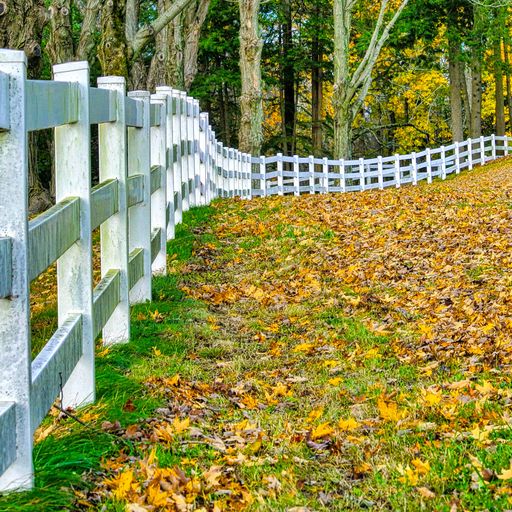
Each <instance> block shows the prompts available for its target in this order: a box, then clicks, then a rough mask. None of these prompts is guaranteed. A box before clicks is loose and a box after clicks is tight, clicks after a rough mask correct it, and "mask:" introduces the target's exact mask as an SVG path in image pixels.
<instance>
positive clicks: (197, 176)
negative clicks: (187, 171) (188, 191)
mask: <svg viewBox="0 0 512 512" xmlns="http://www.w3.org/2000/svg"><path fill="white" fill-rule="evenodd" d="M192 107H193V110H194V117H193V122H194V142H193V147H194V204H195V206H200V205H201V204H202V203H201V170H202V169H201V158H200V155H199V137H200V133H201V130H200V125H199V121H200V115H201V110H200V108H199V101H198V100H193V102H192Z"/></svg>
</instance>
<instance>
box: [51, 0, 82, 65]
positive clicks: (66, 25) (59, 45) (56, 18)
mask: <svg viewBox="0 0 512 512" xmlns="http://www.w3.org/2000/svg"><path fill="white" fill-rule="evenodd" d="M46 51H47V52H48V55H49V57H50V61H51V63H52V64H61V63H62V62H70V61H72V60H74V59H75V49H74V48H73V37H72V32H71V0H53V1H52V4H51V6H50V37H49V39H48V44H47V45H46Z"/></svg>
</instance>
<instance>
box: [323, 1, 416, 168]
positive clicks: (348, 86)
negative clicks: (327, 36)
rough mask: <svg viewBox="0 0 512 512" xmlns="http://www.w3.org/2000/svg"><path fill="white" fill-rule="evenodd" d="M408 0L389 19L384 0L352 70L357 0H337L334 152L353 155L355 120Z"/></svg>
mask: <svg viewBox="0 0 512 512" xmlns="http://www.w3.org/2000/svg"><path fill="white" fill-rule="evenodd" d="M407 2H408V0H401V2H400V3H399V5H398V7H397V9H396V10H395V12H394V14H393V16H392V17H391V19H390V20H389V21H387V22H386V20H385V17H386V14H387V11H388V4H389V0H381V2H380V10H379V15H378V18H377V21H376V22H375V27H374V29H373V33H372V36H371V39H370V41H369V43H368V47H367V49H366V52H365V54H364V56H363V58H362V59H361V60H360V61H359V64H358V65H357V67H356V69H355V70H354V71H353V72H352V71H351V69H350V65H349V56H350V35H351V29H352V11H353V9H354V7H355V5H356V0H334V8H333V12H334V88H333V107H334V156H335V158H348V157H350V155H351V134H352V122H353V121H354V118H355V116H356V115H357V114H358V113H359V111H360V110H361V108H362V106H363V104H364V101H365V99H366V96H367V94H368V91H369V89H370V85H371V83H372V71H373V68H374V67H375V64H376V63H377V59H378V58H379V55H380V53H381V50H382V48H383V46H384V45H385V44H386V42H387V40H388V39H389V35H390V32H391V30H392V29H393V27H394V26H395V23H396V22H397V20H398V18H399V16H400V14H401V13H402V11H403V9H404V8H405V6H406V5H407Z"/></svg>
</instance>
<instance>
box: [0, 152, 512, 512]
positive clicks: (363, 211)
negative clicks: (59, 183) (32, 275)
mask: <svg viewBox="0 0 512 512" xmlns="http://www.w3.org/2000/svg"><path fill="white" fill-rule="evenodd" d="M511 181H512V180H511V178H510V173H509V171H508V168H507V164H506V162H505V164H504V163H500V164H494V165H492V166H488V167H487V168H484V169H481V170H475V171H473V172H472V173H462V174H461V175H460V176H459V177H457V178H456V179H453V180H449V181H447V182H438V181H436V182H435V183H433V184H432V185H430V186H418V187H415V188H413V187H405V188H403V189H402V190H400V191H394V190H389V191H385V192H383V193H380V192H379V193H368V194H366V193H365V194H361V195H357V194H347V195H344V196H340V195H333V196H311V197H301V198H293V197H282V198H266V199H263V200H257V201H252V202H241V201H236V200H235V201H222V202H218V203H215V204H214V205H213V206H212V207H211V208H207V209H194V210H191V211H190V212H188V214H187V215H186V216H185V219H184V223H183V224H182V225H181V226H179V227H178V230H177V237H176V240H175V241H173V242H171V243H170V244H169V249H168V256H169V259H168V264H169V271H170V273H169V275H168V276H167V277H162V278H156V279H155V280H154V299H155V300H154V302H152V303H148V304H143V305H138V306H136V307H134V308H133V311H132V315H133V321H132V338H133V339H132V342H131V343H130V344H128V345H125V346H119V347H114V348H111V349H109V350H104V349H103V348H102V347H101V346H98V367H97V375H98V401H97V403H96V404H95V405H94V406H91V407H88V408H85V409H84V410H82V411H79V416H80V418H81V419H82V420H83V421H84V422H85V423H87V427H86V428H85V427H83V426H81V425H79V424H76V423H74V422H73V421H72V420H69V419H66V418H60V417H58V416H52V417H50V418H47V420H45V423H44V424H43V425H42V427H41V429H40V430H39V432H38V434H37V437H38V438H39V441H38V442H37V444H36V448H35V463H36V490H35V491H33V492H31V493H22V494H13V495H9V496H6V497H4V498H2V499H0V510H30V511H32V510H63V509H72V510H75V509H87V508H90V509H101V510H115V511H116V510H130V507H129V505H130V504H131V505H130V506H133V504H134V503H137V504H138V506H139V507H140V506H143V507H147V509H148V510H151V509H153V510H175V509H176V510H178V509H179V507H178V504H179V503H180V501H179V500H180V499H182V498H183V500H185V502H186V503H188V504H189V505H190V506H191V508H192V509H198V510H199V509H201V507H204V508H203V510H204V509H205V510H214V509H215V510H226V511H227V510H229V511H231V510H234V511H236V510H257V511H283V512H284V511H288V512H289V511H291V510H315V511H316V510H318V511H320V510H329V511H350V510H366V509H370V510H401V511H402V510H403V511H417V510H432V511H434V510H435V511H450V512H452V511H462V510H465V511H466V510H468V511H473V510H474V511H477V510H478V511H480V510H482V511H484V510H486V511H499V510H507V509H511V508H512V501H511V498H510V496H512V472H511V473H510V475H509V473H507V471H508V470H509V468H510V467H511V466H510V461H511V459H512V443H511V440H512V427H511V419H510V413H509V409H510V403H511V400H512V385H511V381H512V379H511V371H510V368H511V366H510V361H511V359H510V348H509V347H508V344H506V343H504V342H503V341H502V340H503V339H504V337H505V338H506V333H507V327H506V325H508V324H506V318H507V309H506V308H507V305H506V301H505V302H502V301H504V300H505V299H504V298H503V297H505V298H506V296H507V293H508V292H509V291H510V283H511V282H512V281H511V279H512V268H511V266H510V263H509V261H510V260H509V259H507V251H508V249H507V248H508V247H509V239H507V236H508V235H507V233H508V231H507V229H505V228H506V226H505V224H507V223H508V220H509V218H508V217H507V215H509V199H508V198H509V196H508V195H507V194H509V193H510V189H511V187H512V184H511ZM460 205H464V209H465V210H464V212H463V214H458V213H457V210H459V209H460ZM347 212H350V215H347ZM484 219H485V223H484V221H483V220H484ZM507 219H508V220H507ZM507 225H508V224H507ZM355 226H360V227H361V229H359V230H357V229H356V228H355ZM425 233H426V234H429V233H432V236H430V235H429V236H427V235H425ZM461 297H462V298H464V300H462V299H461ZM500 308H501V309H500ZM38 314H39V315H40V316H39V317H38V319H39V320H38V322H40V323H41V325H43V326H44V323H45V322H47V320H46V318H48V316H45V315H50V318H51V314H49V313H48V311H46V310H44V308H43V310H42V311H40V312H39V313H38ZM509 316H510V315H509ZM461 326H462V327H461ZM474 326H476V327H477V329H474ZM178 376H179V377H178ZM117 421H118V422H119V424H118V425H116V422H117ZM105 422H108V423H105ZM166 472H167V473H166ZM155 475H158V476H155ZM180 475H182V476H180ZM509 476H510V477H511V478H509ZM124 477H126V478H129V479H131V480H130V482H131V484H130V485H129V486H124V487H123V484H122V479H123V478H124ZM152 493H153V494H152ZM159 500H161V501H159ZM127 506H128V508H126V507H127ZM182 506H183V505H182ZM294 507H304V508H302V509H294ZM133 510H137V509H136V508H135V509H133Z"/></svg>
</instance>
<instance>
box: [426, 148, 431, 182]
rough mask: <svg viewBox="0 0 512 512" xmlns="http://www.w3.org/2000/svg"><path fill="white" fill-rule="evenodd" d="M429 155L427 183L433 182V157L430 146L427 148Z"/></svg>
mask: <svg viewBox="0 0 512 512" xmlns="http://www.w3.org/2000/svg"><path fill="white" fill-rule="evenodd" d="M426 157H427V183H432V157H431V155H430V148H427V150H426Z"/></svg>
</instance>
